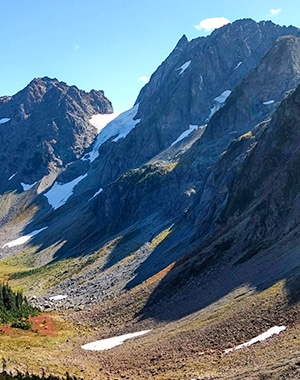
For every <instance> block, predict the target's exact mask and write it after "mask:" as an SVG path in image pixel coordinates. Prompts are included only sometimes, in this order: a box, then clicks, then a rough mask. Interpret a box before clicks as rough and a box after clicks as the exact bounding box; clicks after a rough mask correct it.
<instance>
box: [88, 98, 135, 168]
mask: <svg viewBox="0 0 300 380" xmlns="http://www.w3.org/2000/svg"><path fill="white" fill-rule="evenodd" d="M138 107H139V105H138V104H136V105H135V106H134V107H132V108H131V109H129V110H128V111H125V112H123V113H121V114H120V115H119V116H117V117H116V118H115V119H114V120H111V121H110V122H107V124H102V127H101V130H100V132H99V134H98V136H97V138H96V141H95V143H94V146H93V150H92V151H91V152H90V153H87V154H86V155H85V156H84V157H83V158H82V159H83V160H90V162H93V161H94V160H95V159H96V158H97V157H98V156H99V152H98V151H99V148H100V146H101V145H102V144H104V143H105V141H107V140H108V139H110V138H111V137H114V136H115V138H114V139H113V140H112V141H113V142H116V141H118V140H119V139H123V138H124V137H126V136H127V135H128V133H129V132H130V131H131V130H132V129H133V128H134V127H135V126H136V124H137V123H139V122H140V119H137V120H133V119H134V117H135V116H136V114H137V111H138ZM102 116H103V115H102ZM93 118H94V121H93V122H94V123H96V121H95V120H96V116H93ZM93 118H92V119H93ZM99 128H100V127H99Z"/></svg>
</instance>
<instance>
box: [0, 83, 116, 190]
mask: <svg viewBox="0 0 300 380" xmlns="http://www.w3.org/2000/svg"><path fill="white" fill-rule="evenodd" d="M112 112H113V109H112V105H111V103H110V101H109V100H108V99H107V98H105V96H104V94H103V91H91V92H89V93H86V92H85V91H81V90H79V89H78V88H77V87H76V86H68V85H67V84H66V83H64V82H60V81H58V80H57V79H50V78H48V77H44V78H36V79H34V80H32V81H31V82H30V83H29V84H28V86H26V87H25V88H24V89H23V90H21V91H19V92H18V93H17V94H16V95H14V96H11V97H9V98H7V97H5V98H0V119H1V120H2V124H1V129H0V141H1V142H2V149H1V153H2V160H3V162H5V164H3V165H1V167H0V173H1V177H2V178H3V179H4V178H10V176H11V175H13V174H14V173H16V172H18V178H19V180H21V181H22V182H25V183H33V182H35V181H37V180H39V179H41V178H42V177H43V176H44V175H47V174H49V172H50V171H51V170H53V169H55V168H60V167H63V166H64V165H66V164H67V163H70V162H71V161H73V160H74V159H76V158H79V157H80V156H81V155H82V154H83V152H84V151H85V150H86V149H87V148H89V147H90V145H91V144H92V143H93V141H94V139H95V137H96V135H97V130H96V128H95V127H93V126H92V125H91V124H90V122H89V119H90V118H91V116H92V115H94V114H98V113H102V114H105V113H112ZM4 121H6V122H5V123H4ZM3 186H4V181H2V191H3V190H4V189H5V188H6V187H5V186H4V187H3Z"/></svg>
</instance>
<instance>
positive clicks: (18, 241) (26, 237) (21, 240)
mask: <svg viewBox="0 0 300 380" xmlns="http://www.w3.org/2000/svg"><path fill="white" fill-rule="evenodd" d="M46 228H48V227H44V228H41V229H40V230H35V231H32V232H31V233H30V234H28V235H24V236H22V237H20V238H18V239H15V240H12V241H10V242H9V243H6V244H4V245H3V246H2V248H5V247H8V248H11V247H15V246H17V245H22V244H25V243H27V242H28V240H30V239H31V238H32V237H33V236H35V235H37V234H39V233H40V232H42V231H44V230H45V229H46Z"/></svg>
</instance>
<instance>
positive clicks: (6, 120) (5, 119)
mask: <svg viewBox="0 0 300 380" xmlns="http://www.w3.org/2000/svg"><path fill="white" fill-rule="evenodd" d="M9 120H10V118H9V117H3V118H2V119H0V124H5V123H7V122H9Z"/></svg>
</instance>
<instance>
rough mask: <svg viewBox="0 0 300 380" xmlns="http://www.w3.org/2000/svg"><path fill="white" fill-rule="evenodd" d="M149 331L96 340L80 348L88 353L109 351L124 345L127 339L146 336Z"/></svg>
mask: <svg viewBox="0 0 300 380" xmlns="http://www.w3.org/2000/svg"><path fill="white" fill-rule="evenodd" d="M150 331H151V330H144V331H139V332H136V333H132V334H125V335H120V336H115V337H113V338H108V339H101V340H96V341H95V342H92V343H87V344H85V345H84V346H81V348H83V349H84V350H90V351H104V350H110V349H111V348H114V347H117V346H119V345H120V344H122V343H124V342H125V341H126V340H128V339H132V338H136V337H138V336H141V335H145V334H148V333H149V332H150Z"/></svg>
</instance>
